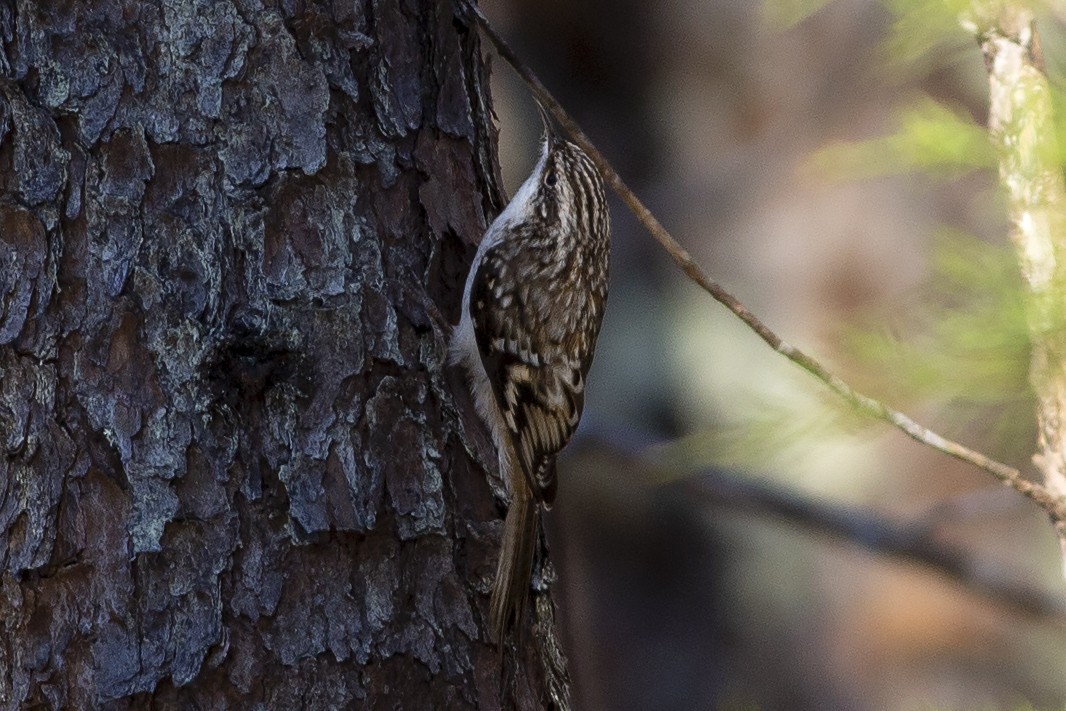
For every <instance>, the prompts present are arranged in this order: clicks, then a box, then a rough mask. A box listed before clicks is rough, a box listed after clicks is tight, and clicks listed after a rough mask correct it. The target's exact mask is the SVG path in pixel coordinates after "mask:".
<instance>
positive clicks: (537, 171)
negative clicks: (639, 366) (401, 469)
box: [451, 117, 610, 641]
mask: <svg viewBox="0 0 1066 711" xmlns="http://www.w3.org/2000/svg"><path fill="white" fill-rule="evenodd" d="M609 230H610V227H609V219H608V214H607V207H606V202H605V199H604V191H603V180H602V179H601V177H600V174H599V171H597V170H596V167H595V166H594V165H593V163H592V161H591V160H589V158H588V156H586V155H585V153H584V152H583V151H582V150H581V149H580V148H578V147H577V146H576V145H574V144H572V143H569V142H568V141H565V140H563V139H562V138H560V137H559V136H557V135H556V134H555V133H554V132H553V131H552V130H551V129H550V124H549V122H548V121H547V118H546V117H545V135H544V140H543V145H542V150H541V156H540V160H539V161H538V162H537V165H536V167H535V168H534V169H533V173H532V174H531V175H530V176H529V178H528V179H527V180H526V182H525V183H523V184H522V187H521V188H519V190H518V192H516V193H515V196H514V197H513V198H512V200H511V202H510V203H509V204H508V205H507V207H506V208H505V209H504V211H503V212H502V213H500V215H499V217H497V218H496V220H495V221H494V222H493V223H492V225H491V226H490V227H489V229H488V231H487V232H486V233H485V236H484V238H483V239H482V242H481V245H480V247H479V248H478V252H477V256H475V258H474V263H473V265H472V266H471V270H470V275H469V277H468V278H467V282H466V291H465V293H464V295H463V312H462V317H461V320H460V322H459V326H458V327H457V328H456V331H455V334H454V336H453V339H452V344H451V352H452V360H453V362H457V363H461V364H462V365H463V367H464V368H465V369H466V371H467V375H468V377H469V380H470V384H471V390H472V392H473V394H474V400H475V403H476V405H477V408H478V412H479V413H480V415H481V417H482V418H483V419H484V420H485V422H486V424H487V425H488V426H489V429H490V430H491V431H492V434H493V438H494V440H495V443H496V446H497V448H498V450H499V453H500V457H499V459H500V469H501V472H502V474H503V476H504V479H505V480H506V481H507V482H508V485H509V486H510V488H511V495H512V503H511V509H510V511H508V516H507V524H506V526H505V532H504V543H503V549H502V551H501V554H500V564H499V567H498V569H497V575H496V584H495V586H494V589H493V600H492V626H493V632H494V635H495V636H496V639H497V640H500V641H502V637H503V634H504V633H505V632H506V628H507V627H508V626H509V625H510V623H511V621H512V620H513V619H514V618H515V617H516V616H520V615H521V612H522V609H523V606H524V603H525V598H526V595H527V594H528V586H529V574H530V570H529V568H530V566H531V564H532V551H533V541H534V539H535V535H536V506H535V503H534V502H540V503H543V504H545V505H548V504H551V502H552V501H553V500H554V498H555V491H556V478H555V457H556V455H557V454H558V453H559V451H560V450H561V449H562V448H563V447H564V446H566V443H567V442H568V441H570V438H571V436H573V434H574V430H575V429H576V428H577V424H578V421H579V420H580V419H581V411H582V408H583V406H584V400H585V376H586V374H587V373H588V370H589V366H590V365H591V364H592V357H593V352H594V350H595V347H596V337H597V336H598V335H599V330H600V322H601V320H602V319H603V309H604V304H605V302H606V299H607V273H608V262H609V251H610V244H609Z"/></svg>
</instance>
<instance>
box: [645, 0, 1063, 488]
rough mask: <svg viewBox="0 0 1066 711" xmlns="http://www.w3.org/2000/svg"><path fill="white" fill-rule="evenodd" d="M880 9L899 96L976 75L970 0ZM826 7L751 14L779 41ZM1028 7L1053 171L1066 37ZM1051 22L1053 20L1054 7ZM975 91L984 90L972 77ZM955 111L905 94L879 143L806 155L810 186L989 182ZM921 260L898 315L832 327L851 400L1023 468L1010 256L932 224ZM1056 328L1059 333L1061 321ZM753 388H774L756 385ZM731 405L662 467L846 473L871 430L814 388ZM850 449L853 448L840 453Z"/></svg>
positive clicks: (1023, 420)
mask: <svg viewBox="0 0 1066 711" xmlns="http://www.w3.org/2000/svg"><path fill="white" fill-rule="evenodd" d="M881 4H882V6H883V7H884V8H885V11H886V13H887V14H888V18H889V19H888V22H887V23H886V26H887V27H888V31H887V33H886V37H885V39H884V41H883V42H882V45H881V51H882V54H883V56H882V58H881V60H879V66H882V67H883V68H884V73H885V74H886V75H887V76H886V78H888V79H890V80H891V81H893V82H894V83H898V84H899V85H900V86H901V87H908V88H907V89H905V90H907V91H910V92H921V91H922V90H929V89H930V86H931V87H932V88H935V87H936V86H937V83H936V82H932V83H931V85H930V84H927V83H923V82H922V81H921V78H922V77H926V76H929V75H934V74H936V73H937V72H943V71H945V70H946V69H947V70H951V71H953V70H954V68H956V67H958V66H960V60H964V61H965V62H966V63H968V64H969V65H973V64H975V63H974V57H975V56H976V55H979V52H980V50H979V48H978V46H977V43H976V41H975V39H974V37H973V36H972V35H971V34H969V33H968V32H967V31H966V30H964V29H963V27H962V25H961V23H960V18H962V17H963V16H964V15H965V14H966V13H967V12H968V8H969V7H970V1H969V0H935V1H933V2H930V1H929V0H882V2H881ZM830 5H832V0H767V1H766V2H765V3H764V5H763V8H764V12H765V15H766V18H767V20H768V21H769V22H770V23H771V26H772V27H774V28H775V29H777V30H779V31H786V30H788V29H789V28H791V27H792V26H794V25H796V24H797V23H800V22H802V21H803V20H804V19H806V18H807V17H809V16H810V15H812V14H814V13H817V12H821V11H828V10H829V6H830ZM1034 5H1035V6H1036V9H1037V12H1038V18H1040V19H1038V23H1041V24H1040V29H1041V31H1042V32H1043V35H1042V38H1043V39H1044V40H1045V41H1044V45H1043V46H1044V51H1045V56H1046V58H1047V65H1048V68H1049V73H1050V74H1051V83H1052V86H1053V87H1056V88H1055V89H1054V90H1053V92H1052V93H1053V101H1054V102H1055V111H1056V113H1055V117H1056V124H1055V130H1056V132H1057V136H1058V146H1059V151H1060V157H1061V158H1062V162H1063V163H1064V164H1066V153H1063V151H1064V150H1066V91H1063V90H1061V87H1063V86H1064V84H1066V83H1064V82H1063V81H1062V74H1061V72H1059V69H1061V68H1062V67H1066V33H1064V32H1063V31H1062V26H1063V25H1062V23H1061V22H1057V21H1056V19H1055V17H1054V8H1052V6H1051V5H1050V4H1043V3H1034ZM1058 12H1060V13H1063V15H1062V17H1063V18H1066V12H1063V11H1062V10H1061V8H1060V9H1059V10H1058ZM1040 13H1043V14H1040ZM977 66H979V65H977ZM916 78H918V79H919V80H918V81H915V79H916ZM976 80H979V81H981V82H984V81H985V79H984V78H983V76H982V77H976V79H975V81H976ZM964 83H965V82H964ZM916 87H917V88H916ZM977 89H978V90H979V91H980V93H975V95H974V97H970V96H968V95H967V96H965V99H964V100H965V101H971V100H974V101H985V100H986V99H984V98H983V94H984V92H986V91H987V89H985V88H984V87H977ZM961 100H963V99H960V98H959V96H958V95H957V96H956V97H955V98H954V99H953V100H952V102H956V103H949V102H948V101H945V100H943V99H939V98H935V97H934V96H932V95H929V94H924V93H915V96H914V98H913V99H911V100H910V101H906V100H904V107H903V108H902V109H899V110H898V112H897V113H896V115H895V116H894V118H893V120H892V125H893V126H894V127H895V130H894V131H893V132H892V133H890V134H889V135H884V136H877V137H874V138H870V139H866V140H859V141H848V142H844V141H840V142H836V143H833V144H830V145H828V146H826V147H824V148H822V149H820V150H818V151H816V152H815V153H814V154H813V155H812V156H811V159H810V163H809V165H810V167H812V168H813V169H814V171H815V173H816V175H817V176H818V177H819V178H822V179H826V178H828V179H830V180H835V181H840V180H865V179H870V178H875V177H881V176H889V175H899V174H902V173H914V174H921V175H923V176H928V177H929V178H931V179H933V180H934V181H954V180H957V179H959V178H961V177H964V176H967V175H971V174H973V173H974V172H985V173H989V174H991V175H994V174H995V171H996V170H997V168H998V163H997V155H996V152H995V150H994V148H993V146H992V144H991V142H990V141H989V136H988V133H987V129H986V127H985V126H984V125H983V122H984V118H983V114H984V111H983V109H979V108H976V107H971V108H969V109H967V108H966V107H964V106H962V105H960V104H959V103H957V102H959V101H961ZM975 114H978V115H977V116H975ZM932 251H933V254H932V257H933V260H932V261H933V263H932V268H931V270H930V272H931V273H930V275H929V278H928V280H927V283H926V284H925V286H924V287H922V289H921V290H920V293H917V294H914V295H912V296H913V298H909V299H908V303H907V305H906V306H905V307H904V310H903V311H902V312H901V311H900V309H899V308H898V305H893V307H891V308H892V310H891V311H889V310H888V309H885V308H880V309H879V310H878V311H877V312H876V313H870V314H867V315H865V316H863V317H860V319H859V320H858V321H859V322H858V323H854V324H851V325H850V326H847V327H845V328H844V329H843V332H844V341H845V343H844V350H845V352H846V355H847V356H849V360H850V361H851V363H852V364H853V367H852V369H851V370H852V373H854V375H853V376H852V378H853V380H854V381H855V384H856V385H858V387H859V389H860V390H861V391H866V392H870V393H872V394H874V395H877V396H880V397H883V398H884V399H885V401H886V402H887V403H889V404H890V405H892V406H894V407H900V408H903V409H905V410H906V409H918V410H919V411H921V410H923V409H924V410H925V412H926V413H928V411H929V409H930V408H932V409H934V410H937V411H939V412H938V414H937V415H936V416H934V417H932V418H930V419H932V420H933V421H935V422H936V423H937V429H940V430H941V431H942V433H943V434H945V435H947V436H952V437H953V436H957V435H959V434H962V436H963V437H964V439H967V440H969V441H972V440H973V438H974V437H975V436H977V437H981V436H982V435H983V441H982V443H981V444H982V448H986V447H987V448H988V449H989V450H990V451H994V452H996V453H997V454H999V455H1000V456H1002V457H1004V458H1009V459H1015V461H1018V462H1024V461H1025V460H1026V459H1027V458H1028V456H1029V453H1031V451H1032V442H1033V441H1034V430H1033V427H1034V424H1033V421H1034V412H1035V398H1034V395H1033V393H1032V390H1031V387H1030V384H1029V381H1028V373H1029V358H1030V356H1029V329H1028V325H1027V321H1026V298H1027V297H1026V293H1027V292H1026V290H1025V288H1024V284H1023V281H1022V279H1021V276H1020V274H1019V266H1018V260H1017V256H1016V254H1015V252H1014V249H1013V246H1012V245H1011V244H1010V242H1009V240H1008V239H1007V235H1006V233H1004V234H1003V239H1002V240H1000V241H998V242H997V243H995V244H989V243H988V242H986V241H983V240H982V239H981V238H979V237H976V236H973V235H969V234H965V233H963V232H961V231H959V230H958V229H953V228H950V227H947V226H944V227H942V228H940V229H939V230H938V232H937V234H935V235H934V239H933V249H932ZM1063 318H1064V321H1066V314H1064V315H1063ZM886 322H889V323H890V325H886ZM1059 327H1066V323H1063V324H1062V325H1060V326H1059ZM798 379H801V377H799V378H797V380H798ZM764 380H765V381H767V382H770V381H773V380H775V377H774V376H771V375H770V374H769V373H767V375H766V377H765V378H764ZM743 399H744V402H743V403H738V402H737V401H736V400H731V401H730V402H729V409H730V411H731V412H732V413H734V414H735V415H738V416H737V417H734V418H730V420H729V421H727V422H717V423H714V424H713V425H711V426H709V427H708V428H707V429H706V430H705V431H700V432H695V433H692V434H691V435H689V436H687V437H684V438H682V439H680V440H678V441H676V442H674V443H673V444H671V445H669V446H667V447H664V448H663V450H662V452H661V453H662V454H663V456H665V457H667V459H668V460H669V461H671V462H672V464H673V465H674V466H678V467H682V468H690V469H691V468H692V467H699V466H702V465H704V464H706V463H710V462H714V463H717V464H720V465H740V466H745V467H751V466H755V467H760V468H762V467H767V468H773V467H775V466H777V465H781V464H784V463H786V462H787V463H788V464H789V466H790V468H792V469H793V470H795V469H796V468H797V461H798V460H799V459H801V458H803V457H804V456H808V457H810V456H813V457H816V458H817V459H818V460H819V461H820V462H821V465H822V466H823V467H825V468H830V467H832V464H831V463H829V462H827V461H826V455H827V451H828V452H830V453H831V452H833V451H837V452H839V453H841V461H848V456H849V455H848V453H845V450H847V449H848V448H849V446H852V445H849V444H848V438H849V437H850V438H852V439H855V438H854V437H853V435H854V434H855V433H856V432H859V431H863V430H867V429H869V428H870V427H871V426H872V425H874V424H875V423H873V422H872V421H871V420H869V419H868V418H865V417H861V416H858V415H857V413H855V412H853V411H851V410H849V409H848V408H847V407H845V406H842V404H841V402H840V400H839V399H838V398H836V397H835V396H833V395H832V394H830V393H828V392H826V391H825V390H824V389H822V388H820V387H819V386H818V385H817V384H816V383H813V381H812V382H809V383H808V382H804V383H801V384H798V385H796V386H795V387H794V388H792V387H789V388H785V389H782V388H781V387H780V386H777V387H776V389H775V390H773V391H771V390H769V389H766V390H765V391H762V390H760V389H759V388H758V387H754V388H751V389H750V390H749V391H748V392H745V393H744V398H743ZM812 441H818V442H819V447H818V452H817V453H816V454H811V453H810V451H809V450H810V443H811V442H812ZM827 445H828V450H827ZM861 446H862V445H861V443H855V444H854V445H853V447H852V451H851V452H850V454H854V451H855V450H856V449H858V448H859V447H861ZM831 456H832V455H831V454H830V458H831ZM798 468H800V469H802V468H803V466H802V464H800V465H799V466H798Z"/></svg>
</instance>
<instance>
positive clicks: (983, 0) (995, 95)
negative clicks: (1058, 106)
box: [961, 0, 1066, 556]
mask: <svg viewBox="0 0 1066 711" xmlns="http://www.w3.org/2000/svg"><path fill="white" fill-rule="evenodd" d="M961 21H962V24H963V26H964V27H965V28H966V29H968V30H969V31H970V32H972V33H973V34H974V36H975V37H976V39H977V41H978V44H979V45H980V47H981V52H982V54H983V55H984V58H985V66H986V67H987V68H988V85H989V111H988V131H989V135H990V137H991V139H992V143H993V145H994V146H995V148H996V150H997V152H998V154H999V177H1000V181H1001V182H1002V183H1003V186H1004V188H1005V189H1006V192H1007V199H1008V204H1009V210H1010V216H1011V221H1012V222H1013V223H1014V229H1013V231H1012V233H1011V239H1012V241H1013V242H1014V246H1015V248H1016V250H1017V252H1018V261H1019V262H1020V263H1021V268H1022V276H1023V277H1024V278H1025V281H1026V284H1027V286H1028V288H1029V293H1030V296H1031V298H1030V300H1029V308H1028V312H1027V318H1028V322H1029V340H1030V343H1031V347H1032V359H1031V361H1030V367H1029V379H1030V381H1031V383H1032V385H1033V390H1034V391H1035V392H1036V395H1037V398H1038V400H1039V404H1038V406H1037V423H1038V426H1039V432H1040V436H1039V443H1038V446H1039V451H1038V452H1037V454H1036V455H1035V456H1034V457H1033V461H1034V462H1035V463H1036V465H1037V467H1038V468H1039V469H1040V470H1041V472H1042V473H1043V475H1044V485H1045V487H1046V489H1047V491H1048V492H1049V494H1050V495H1052V496H1054V497H1055V498H1056V500H1057V501H1058V505H1059V506H1060V507H1061V506H1062V505H1063V502H1064V501H1066V367H1064V366H1066V328H1064V325H1066V324H1064V320H1063V315H1064V314H1066V261H1064V260H1066V186H1064V184H1063V178H1062V165H1061V161H1060V157H1059V150H1058V145H1057V139H1056V135H1055V125H1054V116H1053V110H1052V101H1051V88H1050V86H1049V85H1048V81H1047V76H1046V75H1045V74H1044V62H1043V57H1042V56H1041V52H1040V39H1039V35H1038V34H1037V32H1036V28H1035V27H1034V25H1033V11H1032V9H1030V8H1029V7H1027V6H1026V4H1024V3H1020V2H1005V1H1004V0H974V1H973V2H971V4H970V8H969V11H968V12H967V13H966V14H964V15H963V17H962V18H961ZM1055 528H1056V531H1057V532H1058V535H1059V543H1060V545H1061V546H1062V549H1063V554H1064V556H1066V520H1063V518H1062V517H1061V516H1058V517H1055Z"/></svg>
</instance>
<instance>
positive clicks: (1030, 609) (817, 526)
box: [678, 470, 1066, 627]
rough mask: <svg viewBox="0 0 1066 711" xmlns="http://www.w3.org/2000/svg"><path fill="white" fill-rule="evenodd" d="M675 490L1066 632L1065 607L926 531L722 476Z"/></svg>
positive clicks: (707, 475)
mask: <svg viewBox="0 0 1066 711" xmlns="http://www.w3.org/2000/svg"><path fill="white" fill-rule="evenodd" d="M678 485H679V486H682V487H684V489H685V491H686V492H689V493H691V494H693V495H695V496H697V497H699V498H700V499H702V500H703V501H705V502H709V503H713V504H715V505H717V506H722V507H726V508H728V509H729V510H730V511H750V512H752V513H755V514H759V515H764V516H770V517H773V518H779V519H781V520H783V521H787V522H788V523H791V524H794V525H797V526H800V527H802V528H805V529H807V530H809V531H812V532H814V533H818V534H821V535H825V536H829V537H831V538H835V539H837V540H841V541H845V542H847V543H851V544H853V545H857V546H860V547H861V548H863V549H865V550H867V551H870V552H871V553H875V554H878V555H883V556H888V557H891V558H897V559H899V560H904V561H908V562H913V563H919V564H921V565H924V566H927V567H929V568H932V569H934V570H936V571H937V572H939V573H941V574H943V575H944V576H946V577H947V578H949V579H951V580H952V581H954V582H956V583H958V584H959V585H961V586H963V587H964V588H966V589H967V590H969V591H971V592H974V593H977V594H979V595H981V596H983V597H986V598H988V599H990V600H992V601H993V602H995V603H997V604H1000V605H1003V606H1006V607H1009V608H1011V609H1012V610H1014V611H1015V612H1018V613H1020V614H1023V615H1026V616H1031V617H1040V618H1047V619H1052V620H1054V621H1055V623H1056V624H1057V625H1058V626H1060V627H1066V603H1064V601H1063V600H1062V598H1061V597H1057V596H1054V595H1051V594H1049V593H1047V592H1045V591H1043V590H1041V589H1039V588H1036V587H1034V586H1032V585H1028V584H1026V583H1025V582H1023V581H1020V580H1016V579H1012V578H1010V577H1008V575H1007V574H1006V571H1002V570H1001V569H1000V567H999V566H997V565H989V562H988V561H987V560H983V559H981V558H980V557H978V556H974V555H972V554H971V553H969V552H968V551H965V550H962V549H960V548H956V547H954V546H951V545H948V544H945V543H943V542H941V541H938V540H936V539H935V538H934V537H933V536H932V535H931V534H930V531H929V529H928V528H927V527H926V526H915V525H913V524H911V523H909V522H906V523H899V522H896V521H891V520H889V519H886V518H882V517H880V516H878V515H876V514H874V513H872V512H869V511H864V510H861V509H856V508H850V507H847V506H839V505H834V504H827V503H823V502H819V501H814V500H811V499H807V498H804V497H802V496H799V495H797V494H795V493H792V492H788V491H784V490H781V489H777V488H774V487H771V486H769V485H766V484H762V483H759V482H754V481H746V480H742V479H738V478H737V477H734V476H730V475H728V474H725V473H723V472H720V471H714V470H709V471H704V472H701V473H700V474H698V475H696V476H694V477H692V478H690V479H687V480H685V481H684V482H680V483H679V484H678Z"/></svg>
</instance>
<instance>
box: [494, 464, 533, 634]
mask: <svg viewBox="0 0 1066 711" xmlns="http://www.w3.org/2000/svg"><path fill="white" fill-rule="evenodd" d="M517 483H518V486H514V487H512V498H511V508H510V509H508V510H507V520H506V521H505V522H504V526H503V544H502V545H501V546H500V560H499V562H498V563H497V565H496V580H495V582H493V584H492V599H491V601H490V603H489V624H490V632H491V633H492V638H493V641H494V642H496V644H499V645H501V647H502V645H503V642H504V639H505V637H506V635H507V632H508V631H509V630H510V627H511V625H512V624H515V625H519V626H520V625H521V623H522V617H523V615H524V613H525V608H526V600H528V599H529V579H530V575H531V574H532V570H533V548H534V543H535V542H536V540H537V503H536V502H535V501H533V500H532V497H531V495H530V491H529V488H528V487H527V486H526V484H525V482H524V481H520V482H517Z"/></svg>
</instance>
